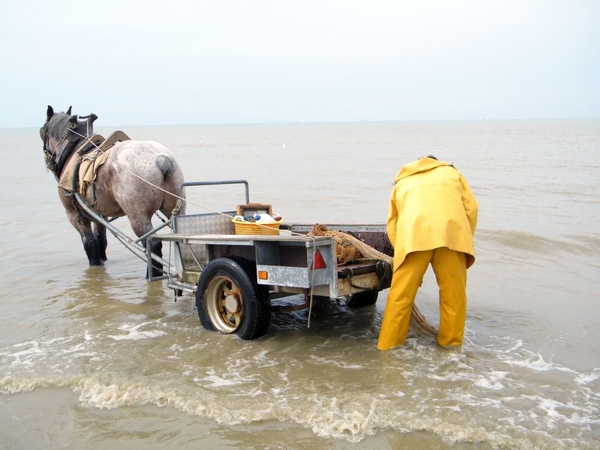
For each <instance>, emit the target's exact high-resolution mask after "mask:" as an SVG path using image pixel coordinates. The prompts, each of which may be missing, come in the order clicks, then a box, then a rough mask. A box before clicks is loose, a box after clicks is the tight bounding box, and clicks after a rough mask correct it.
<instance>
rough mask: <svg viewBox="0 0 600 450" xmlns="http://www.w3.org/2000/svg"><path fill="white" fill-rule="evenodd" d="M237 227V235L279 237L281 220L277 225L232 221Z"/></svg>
mask: <svg viewBox="0 0 600 450" xmlns="http://www.w3.org/2000/svg"><path fill="white" fill-rule="evenodd" d="M232 222H233V225H234V227H235V234H245V235H248V234H259V235H278V234H279V223H280V222H281V220H279V221H277V222H275V223H261V224H258V223H256V222H240V221H238V220H235V219H233V220H232Z"/></svg>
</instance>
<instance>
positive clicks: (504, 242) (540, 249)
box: [475, 230, 600, 256]
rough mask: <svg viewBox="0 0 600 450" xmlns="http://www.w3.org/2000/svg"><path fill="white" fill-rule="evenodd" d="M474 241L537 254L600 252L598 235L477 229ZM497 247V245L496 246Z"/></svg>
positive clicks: (593, 253) (589, 253) (595, 253)
mask: <svg viewBox="0 0 600 450" xmlns="http://www.w3.org/2000/svg"><path fill="white" fill-rule="evenodd" d="M475 236H476V238H475V239H476V242H477V241H479V243H481V244H483V245H484V246H485V245H487V244H493V245H497V246H499V247H500V248H505V249H508V250H510V251H515V250H517V251H520V252H527V253H537V254H556V253H559V252H564V253H579V254H584V255H589V256H595V255H597V254H598V252H600V236H594V235H590V234H568V235H565V237H564V238H549V237H545V236H542V235H539V234H534V233H530V232H527V231H519V230H478V231H477V233H476V235H475ZM497 248H498V247H497Z"/></svg>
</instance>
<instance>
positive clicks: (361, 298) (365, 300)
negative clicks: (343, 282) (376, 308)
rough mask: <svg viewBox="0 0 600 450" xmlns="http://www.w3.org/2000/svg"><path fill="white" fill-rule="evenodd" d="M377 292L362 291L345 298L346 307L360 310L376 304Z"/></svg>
mask: <svg viewBox="0 0 600 450" xmlns="http://www.w3.org/2000/svg"><path fill="white" fill-rule="evenodd" d="M378 295H379V291H363V292H356V293H355V294H352V295H348V296H347V297H346V305H348V306H349V307H350V308H361V307H363V306H372V305H374V304H375V303H377V296H378Z"/></svg>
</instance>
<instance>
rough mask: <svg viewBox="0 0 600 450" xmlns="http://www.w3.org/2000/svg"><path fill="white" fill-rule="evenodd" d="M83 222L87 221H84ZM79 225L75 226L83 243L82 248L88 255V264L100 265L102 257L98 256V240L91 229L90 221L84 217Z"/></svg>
mask: <svg viewBox="0 0 600 450" xmlns="http://www.w3.org/2000/svg"><path fill="white" fill-rule="evenodd" d="M84 222H87V224H86V223H84ZM78 225H79V226H75V228H76V229H77V231H79V234H80V236H81V242H82V243H83V249H84V250H85V254H86V255H87V257H88V261H89V263H90V266H101V265H102V259H101V257H100V249H99V247H98V241H97V240H96V236H95V235H94V232H93V231H92V227H91V223H90V222H89V221H86V220H84V219H82V220H80V221H79V224H78Z"/></svg>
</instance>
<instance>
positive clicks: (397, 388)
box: [0, 328, 600, 449]
mask: <svg viewBox="0 0 600 450" xmlns="http://www.w3.org/2000/svg"><path fill="white" fill-rule="evenodd" d="M128 329H130V328H128ZM95 342H96V337H95V336H91V335H89V334H85V335H84V336H83V337H79V338H78V339H73V338H71V337H67V338H62V339H53V340H50V339H49V340H45V341H43V342H41V341H40V342H38V343H32V342H26V343H23V344H18V345H14V346H12V347H11V348H10V349H4V350H3V351H1V352H0V358H1V359H2V362H7V361H11V360H12V361H13V364H8V365H3V368H2V369H0V393H1V394H18V393H20V392H30V391H32V390H34V389H41V388H52V387H67V388H69V389H71V390H72V391H73V392H75V393H76V394H78V399H79V402H80V403H81V405H82V406H84V407H93V408H99V409H107V410H110V409H115V408H123V407H131V406H137V407H139V406H144V405H154V406H158V407H170V408H174V409H175V410H177V411H179V412H181V413H184V414H187V415H191V416H200V417H203V418H207V419H211V420H214V421H216V422H217V423H220V424H226V425H228V426H232V425H237V424H251V423H257V422H264V421H271V420H272V421H280V422H289V423H294V424H298V425H300V426H302V427H305V428H307V429H310V430H311V431H312V432H313V433H314V434H315V435H317V436H320V437H322V438H325V439H336V440H337V439H339V440H344V441H347V442H349V443H359V442H361V441H363V440H364V439H365V438H366V437H368V436H373V435H375V434H377V433H380V432H382V431H384V430H387V429H392V430H395V431H397V432H399V433H412V432H422V431H425V432H428V433H432V434H434V435H436V436H438V437H439V438H440V439H442V440H443V441H445V442H447V443H448V444H449V445H452V444H455V443H459V442H470V443H487V444H489V445H490V446H492V447H493V448H511V449H532V448H550V449H567V448H582V449H585V448H594V447H595V446H597V445H599V444H600V439H599V438H598V436H596V435H594V434H593V433H592V431H591V430H593V429H596V428H597V427H598V426H600V417H599V415H598V411H599V409H600V394H598V393H597V391H598V389H597V388H598V382H599V380H600V368H599V369H594V370H593V371H592V372H590V373H579V372H577V371H575V370H573V369H571V368H568V367H564V366H561V365H559V364H555V363H553V362H552V361H547V360H545V359H544V358H543V357H542V356H541V355H540V354H539V353H537V352H535V351H532V350H529V349H527V348H526V346H525V345H524V343H523V342H522V341H519V340H515V339H510V338H506V337H491V338H490V342H489V343H488V344H487V345H486V346H485V347H481V346H477V345H475V344H473V343H472V342H467V343H466V344H465V345H466V348H467V350H466V351H446V350H443V349H439V348H436V347H435V346H431V345H429V344H423V343H421V342H420V341H419V340H418V339H416V338H409V339H408V340H407V343H406V345H405V346H403V347H400V348H397V349H395V350H393V351H390V352H386V353H380V352H375V351H372V352H366V353H365V354H364V357H363V358H362V363H361V364H348V363H344V362H343V361H344V357H343V356H335V355H333V356H332V355H330V356H329V357H325V356H324V355H325V354H326V353H328V352H329V350H330V349H327V348H326V347H327V346H326V345H323V344H320V345H319V346H316V347H313V354H306V355H302V354H298V353H296V355H295V357H294V358H289V355H286V354H285V352H284V353H281V352H279V351H277V349H272V350H271V351H269V350H266V349H264V348H263V350H262V351H258V352H252V353H251V354H247V353H246V351H245V347H243V346H237V347H232V348H237V350H233V351H229V352H227V353H226V354H223V355H222V356H223V357H222V360H221V361H216V362H213V363H212V364H211V363H210V360H204V361H198V362H197V365H196V366H195V367H193V368H191V367H190V366H189V361H188V362H182V363H181V365H178V364H179V359H178V360H171V361H172V362H171V363H170V365H169V366H167V367H168V369H167V371H168V372H167V373H165V372H164V371H163V372H160V373H159V372H158V371H156V370H151V371H148V370H142V371H136V372H130V373H127V374H124V373H122V371H120V370H118V369H117V368H111V365H108V366H106V365H105V364H104V363H103V362H102V361H105V360H106V355H97V356H98V358H97V359H93V360H92V359H90V360H89V364H83V365H81V366H79V368H77V365H74V361H75V360H74V359H73V356H74V354H75V356H76V355H77V354H81V355H89V354H92V353H93V351H92V349H91V348H90V346H93V345H94V343H95ZM135 342H137V341H135ZM65 346H66V347H65ZM169 349H171V351H172V352H173V353H174V354H176V355H177V356H178V358H180V359H183V360H185V353H186V352H190V353H197V350H198V348H197V346H196V345H195V344H190V345H187V346H186V345H183V344H182V343H179V344H178V345H170V346H169ZM230 350H231V349H230ZM162 351H164V349H163V350H162ZM61 355H62V356H61ZM69 355H70V356H69ZM167 357H168V356H167ZM195 359H198V358H197V357H196V358H195ZM48 361H54V365H53V366H52V367H51V368H50V369H49V370H44V369H42V366H44V367H45V365H46V364H47V363H48ZM57 361H58V362H60V364H57ZM203 363H204V364H203ZM90 366H92V367H90ZM100 367H102V369H101V370H100ZM261 369H263V370H261ZM90 370H91V372H90ZM307 373H310V374H311V375H310V377H307V376H306V374H307Z"/></svg>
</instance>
